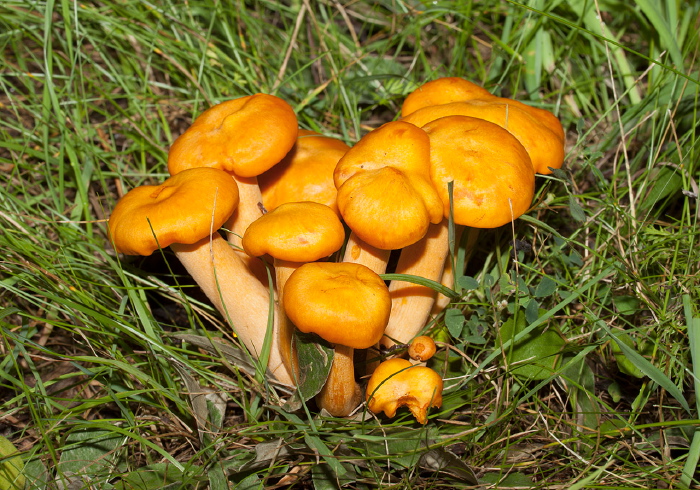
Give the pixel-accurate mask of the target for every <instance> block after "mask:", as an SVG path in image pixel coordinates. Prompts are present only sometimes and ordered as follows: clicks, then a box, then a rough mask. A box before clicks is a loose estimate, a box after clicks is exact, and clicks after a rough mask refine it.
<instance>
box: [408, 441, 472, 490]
mask: <svg viewBox="0 0 700 490" xmlns="http://www.w3.org/2000/svg"><path fill="white" fill-rule="evenodd" d="M418 466H420V467H421V468H422V469H424V470H427V471H432V472H434V473H441V474H445V475H449V476H450V477H451V478H453V479H455V480H457V481H460V482H464V483H467V484H469V485H477V484H478V483H479V481H478V480H477V479H476V475H474V472H473V471H472V469H471V468H470V467H469V466H467V464H466V463H465V462H464V461H462V460H461V459H459V458H458V457H457V456H455V455H454V454H453V453H451V452H450V451H448V450H446V449H445V448H443V447H436V448H433V449H430V450H429V451H426V452H425V453H423V454H421V457H420V460H419V461H418Z"/></svg>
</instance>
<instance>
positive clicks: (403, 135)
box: [334, 121, 442, 274]
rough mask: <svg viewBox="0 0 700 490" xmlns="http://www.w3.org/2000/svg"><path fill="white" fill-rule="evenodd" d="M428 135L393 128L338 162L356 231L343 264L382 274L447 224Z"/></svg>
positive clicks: (408, 127) (345, 207)
mask: <svg viewBox="0 0 700 490" xmlns="http://www.w3.org/2000/svg"><path fill="white" fill-rule="evenodd" d="M429 164H430V144H429V141H428V138H427V135H426V134H425V132H423V131H422V130H421V129H420V128H418V127H416V126H414V125H412V124H408V123H404V122H399V121H396V122H390V123H387V124H384V125H383V126H381V127H379V128H377V129H375V130H374V131H372V132H370V133H368V134H367V135H365V136H364V137H363V138H362V139H361V140H360V141H359V142H358V143H357V144H356V145H355V146H353V147H352V148H351V149H350V150H349V151H348V152H347V153H346V154H345V155H344V156H343V158H341V159H340V161H339V162H338V165H337V166H336V169H335V173H334V179H335V185H336V187H337V188H338V208H339V209H340V213H341V215H342V216H343V219H344V220H345V222H346V223H347V225H348V226H349V227H350V229H351V230H352V233H351V235H350V239H349V241H348V244H347V246H346V253H345V257H344V258H343V261H345V262H354V263H361V264H364V265H367V266H368V267H370V268H371V269H372V270H374V271H375V272H377V273H378V274H381V273H383V272H384V270H385V269H386V263H387V260H388V257H389V251H390V250H392V249H397V248H403V247H406V246H408V245H410V244H412V243H415V242H416V241H418V240H420V238H422V237H423V236H424V235H425V233H426V232H427V230H428V226H429V225H430V223H439V222H440V221H441V220H442V213H441V207H442V205H441V203H440V199H439V198H438V195H437V193H436V191H435V189H434V188H433V185H432V183H431V181H430V175H429Z"/></svg>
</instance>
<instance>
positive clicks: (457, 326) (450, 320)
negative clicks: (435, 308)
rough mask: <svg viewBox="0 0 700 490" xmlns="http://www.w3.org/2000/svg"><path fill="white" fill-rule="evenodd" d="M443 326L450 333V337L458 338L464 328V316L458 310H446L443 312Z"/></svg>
mask: <svg viewBox="0 0 700 490" xmlns="http://www.w3.org/2000/svg"><path fill="white" fill-rule="evenodd" d="M445 326H447V329H448V330H449V331H450V335H452V336H453V337H454V338H459V336H460V334H461V333H462V329H463V328H464V314H463V313H462V311H461V310H460V309H458V308H448V309H446V310H445Z"/></svg>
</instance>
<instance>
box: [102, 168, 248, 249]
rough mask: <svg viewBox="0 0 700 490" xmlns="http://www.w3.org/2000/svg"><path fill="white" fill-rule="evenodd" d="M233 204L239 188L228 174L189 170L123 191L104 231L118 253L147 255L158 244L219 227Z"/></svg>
mask: <svg viewBox="0 0 700 490" xmlns="http://www.w3.org/2000/svg"><path fill="white" fill-rule="evenodd" d="M236 206H238V187H237V186H236V182H235V181H234V180H233V179H232V178H231V176H230V175H229V174H227V173H226V172H224V171H223V170H218V169H215V168H193V169H189V170H185V171H183V172H180V173H179V174H177V175H175V176H173V177H170V178H169V179H167V180H166V181H165V182H163V183H162V184H160V185H143V186H140V187H136V188H134V189H132V190H131V191H129V192H127V193H126V194H125V195H124V197H122V198H121V199H120V200H119V202H117V205H116V206H115V207H114V211H112V216H111V217H110V218H109V234H110V236H111V237H112V240H113V242H114V247H115V249H116V250H117V252H120V253H125V254H128V255H151V254H152V253H153V252H154V251H155V250H157V249H158V247H159V246H160V247H161V248H165V247H168V246H170V245H171V244H173V243H183V244H192V243H196V242H197V241H199V240H201V239H202V238H204V237H206V236H208V235H209V233H210V231H211V230H218V229H219V228H220V227H221V225H223V224H224V222H225V221H226V220H227V219H228V217H229V216H231V214H233V211H234V210H235V209H236ZM156 239H157V241H156Z"/></svg>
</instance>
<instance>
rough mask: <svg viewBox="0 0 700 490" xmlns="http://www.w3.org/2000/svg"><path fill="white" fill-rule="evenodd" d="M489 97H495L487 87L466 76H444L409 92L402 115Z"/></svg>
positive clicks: (402, 107) (402, 108)
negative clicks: (441, 105)
mask: <svg viewBox="0 0 700 490" xmlns="http://www.w3.org/2000/svg"><path fill="white" fill-rule="evenodd" d="M487 97H493V95H491V93H490V92H489V91H488V90H486V89H485V88H482V87H480V86H478V85H477V84H475V83H472V82H470V81H468V80H465V79H464V78H459V77H442V78H438V79H436V80H432V81H430V82H427V83H424V84H423V85H421V86H420V87H418V88H417V89H415V90H414V91H413V92H411V93H410V94H408V96H407V97H406V99H405V100H404V101H403V105H402V106H401V116H402V117H406V116H408V115H409V114H411V113H412V112H416V111H417V110H418V109H422V108H423V107H429V106H432V105H440V104H449V103H450V102H459V101H464V100H470V99H483V98H487Z"/></svg>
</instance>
